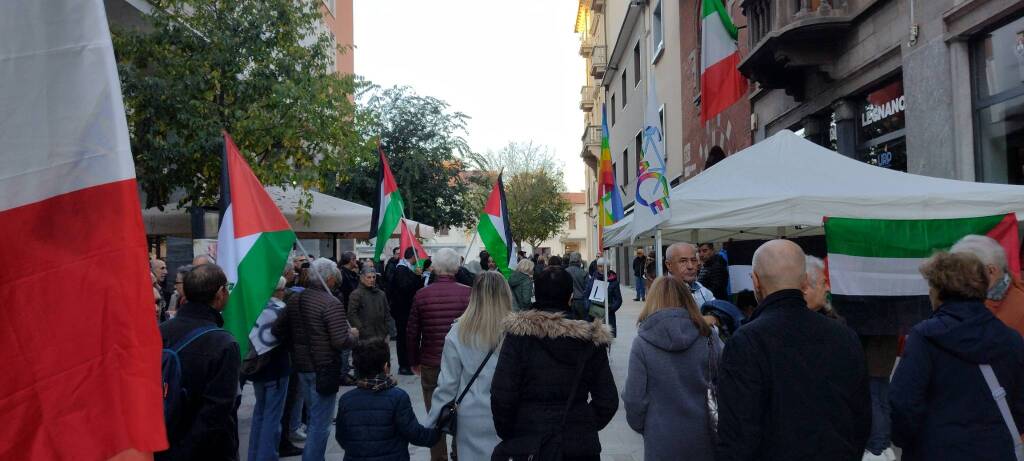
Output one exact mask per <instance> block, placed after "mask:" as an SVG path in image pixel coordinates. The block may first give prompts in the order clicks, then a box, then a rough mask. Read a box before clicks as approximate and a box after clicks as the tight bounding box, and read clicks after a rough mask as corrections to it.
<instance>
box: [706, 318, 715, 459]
mask: <svg viewBox="0 0 1024 461" xmlns="http://www.w3.org/2000/svg"><path fill="white" fill-rule="evenodd" d="M716 330H717V329H715V328H713V329H712V330H711V333H710V334H708V374H707V377H708V385H707V391H706V392H705V396H704V402H705V407H706V408H707V415H708V430H709V432H710V433H711V441H712V442H713V443H718V351H716V350H715V332H716Z"/></svg>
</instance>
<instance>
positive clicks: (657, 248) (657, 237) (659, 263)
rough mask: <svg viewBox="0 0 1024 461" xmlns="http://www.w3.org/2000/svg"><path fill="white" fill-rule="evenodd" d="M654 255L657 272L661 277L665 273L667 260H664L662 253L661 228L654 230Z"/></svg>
mask: <svg viewBox="0 0 1024 461" xmlns="http://www.w3.org/2000/svg"><path fill="white" fill-rule="evenodd" d="M654 255H655V257H654V259H655V262H654V265H655V267H656V273H657V274H658V277H661V276H662V275H665V274H664V271H665V261H664V260H663V258H664V255H662V251H661V229H658V230H656V231H655V232H654Z"/></svg>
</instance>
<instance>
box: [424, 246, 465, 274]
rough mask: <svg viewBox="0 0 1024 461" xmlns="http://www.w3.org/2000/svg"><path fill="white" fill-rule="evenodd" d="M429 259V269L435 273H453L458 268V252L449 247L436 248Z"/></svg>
mask: <svg viewBox="0 0 1024 461" xmlns="http://www.w3.org/2000/svg"><path fill="white" fill-rule="evenodd" d="M430 261H431V262H430V269H431V270H433V271H434V273H435V274H437V275H453V274H455V272H456V271H458V270H459V254H458V253H456V252H455V250H453V249H451V248H442V249H440V250H438V251H437V253H434V256H433V257H431V258H430Z"/></svg>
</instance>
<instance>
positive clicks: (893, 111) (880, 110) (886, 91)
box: [861, 82, 907, 127]
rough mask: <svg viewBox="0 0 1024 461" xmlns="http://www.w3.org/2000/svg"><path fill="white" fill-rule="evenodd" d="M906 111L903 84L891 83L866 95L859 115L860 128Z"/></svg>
mask: <svg viewBox="0 0 1024 461" xmlns="http://www.w3.org/2000/svg"><path fill="white" fill-rule="evenodd" d="M906 109H907V102H906V97H905V96H904V95H903V82H893V83H891V84H889V85H886V86H885V87H883V88H881V89H879V90H876V91H873V92H871V93H869V94H868V96H867V102H866V104H865V105H864V110H863V112H862V113H861V126H862V127H866V126H868V125H871V124H873V123H877V122H880V121H883V120H887V119H889V118H890V117H892V116H894V115H898V114H902V113H903V112H904V111H905V110H906Z"/></svg>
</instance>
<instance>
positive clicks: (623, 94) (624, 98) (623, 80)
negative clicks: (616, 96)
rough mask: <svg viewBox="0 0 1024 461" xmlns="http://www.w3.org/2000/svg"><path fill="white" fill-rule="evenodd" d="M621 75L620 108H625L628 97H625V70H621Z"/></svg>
mask: <svg viewBox="0 0 1024 461" xmlns="http://www.w3.org/2000/svg"><path fill="white" fill-rule="evenodd" d="M621 77H622V78H620V80H622V95H621V96H622V108H623V109H625V108H626V103H627V102H628V101H627V99H628V98H627V97H626V71H625V70H623V71H622V76H621Z"/></svg>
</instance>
